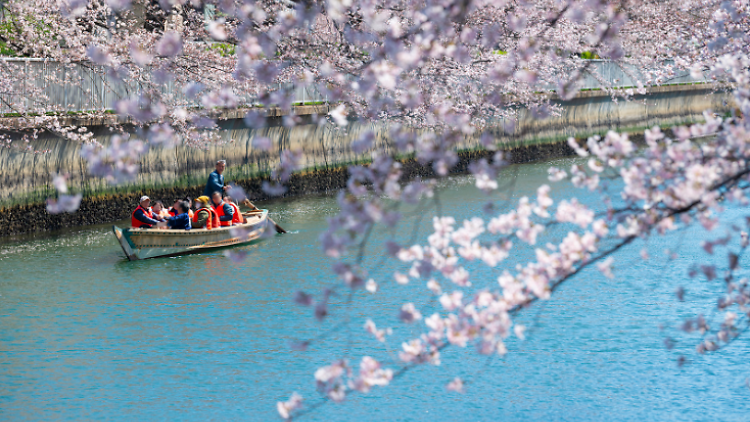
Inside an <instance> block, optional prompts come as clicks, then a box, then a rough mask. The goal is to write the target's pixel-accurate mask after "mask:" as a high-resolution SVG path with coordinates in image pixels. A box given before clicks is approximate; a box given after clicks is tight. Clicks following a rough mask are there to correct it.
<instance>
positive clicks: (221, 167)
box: [216, 160, 227, 174]
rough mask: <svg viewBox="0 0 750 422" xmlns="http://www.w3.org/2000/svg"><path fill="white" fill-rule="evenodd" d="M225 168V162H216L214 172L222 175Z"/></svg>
mask: <svg viewBox="0 0 750 422" xmlns="http://www.w3.org/2000/svg"><path fill="white" fill-rule="evenodd" d="M225 168H227V162H226V161H224V160H219V161H217V162H216V172H217V173H219V174H221V173H224V169H225Z"/></svg>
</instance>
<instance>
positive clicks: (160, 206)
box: [154, 201, 164, 212]
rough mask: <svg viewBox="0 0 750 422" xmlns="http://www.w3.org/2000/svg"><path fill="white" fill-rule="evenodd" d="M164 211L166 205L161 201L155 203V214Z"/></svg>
mask: <svg viewBox="0 0 750 422" xmlns="http://www.w3.org/2000/svg"><path fill="white" fill-rule="evenodd" d="M163 209H164V203H163V202H161V201H156V202H154V212H161V211H162V210H163Z"/></svg>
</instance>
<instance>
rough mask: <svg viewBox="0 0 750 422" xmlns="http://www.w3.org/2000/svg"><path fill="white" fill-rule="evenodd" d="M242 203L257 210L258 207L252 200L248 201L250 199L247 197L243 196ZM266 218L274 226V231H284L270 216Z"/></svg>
mask: <svg viewBox="0 0 750 422" xmlns="http://www.w3.org/2000/svg"><path fill="white" fill-rule="evenodd" d="M242 204H243V205H245V206H246V207H248V208H250V209H251V210H257V209H259V208H258V207H256V206H255V205H254V204H253V203H252V202H250V200H249V199H247V198H245V200H244V201H242ZM266 218H268V221H270V222H271V223H273V226H274V227H275V228H276V233H286V230H284V229H283V228H282V227H281V226H279V225H278V224H276V222H275V221H273V220H272V219H271V217H266Z"/></svg>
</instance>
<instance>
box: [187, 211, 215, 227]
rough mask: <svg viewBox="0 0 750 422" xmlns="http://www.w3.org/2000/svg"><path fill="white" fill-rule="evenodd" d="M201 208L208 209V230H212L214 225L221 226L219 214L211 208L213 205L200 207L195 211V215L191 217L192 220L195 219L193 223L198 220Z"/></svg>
mask: <svg viewBox="0 0 750 422" xmlns="http://www.w3.org/2000/svg"><path fill="white" fill-rule="evenodd" d="M201 210H206V211H208V219H207V220H206V230H211V229H212V228H214V227H219V216H217V215H216V211H214V210H213V209H211V207H208V208H199V209H198V210H197V211H196V212H194V213H193V217H192V218H191V220H193V223H197V222H198V213H199V212H200V211H201Z"/></svg>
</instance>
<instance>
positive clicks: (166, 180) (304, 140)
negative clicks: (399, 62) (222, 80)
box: [0, 84, 732, 236]
mask: <svg viewBox="0 0 750 422" xmlns="http://www.w3.org/2000/svg"><path fill="white" fill-rule="evenodd" d="M715 88H716V87H715V86H712V85H708V84H700V85H676V86H675V85H672V86H665V87H656V88H650V92H649V94H648V95H643V96H635V97H634V99H633V100H632V101H624V100H620V101H613V100H612V98H611V97H610V96H608V95H607V94H606V93H604V92H602V91H584V92H581V93H579V95H578V96H577V97H576V98H574V99H572V100H570V101H556V102H557V104H558V105H560V107H561V110H562V113H560V114H559V115H557V116H552V117H549V118H546V119H535V118H534V117H533V116H532V115H531V113H527V112H524V111H522V112H521V113H520V119H519V120H518V122H517V123H516V124H515V125H514V126H513V129H512V130H510V131H507V129H500V128H507V127H508V125H507V124H506V122H502V121H498V122H492V124H491V127H494V128H497V129H494V130H493V133H494V135H495V138H496V141H497V144H498V146H499V147H500V148H501V149H503V150H505V151H510V152H511V153H512V157H513V161H514V162H525V161H531V160H535V159H543V158H548V157H552V156H561V155H565V154H567V153H569V150H568V148H567V146H566V144H565V139H567V138H568V137H570V136H573V137H577V138H583V137H587V136H590V135H593V134H597V133H605V132H606V131H607V130H617V131H623V132H630V133H633V134H639V133H642V132H643V130H645V129H646V128H648V127H652V126H655V125H657V126H662V127H669V126H673V125H679V124H687V123H692V122H697V121H701V120H702V119H703V116H702V113H703V111H704V110H713V111H714V112H716V113H719V114H724V113H726V112H728V111H729V110H731V108H732V99H731V95H730V94H728V93H726V92H721V91H715ZM313 108H314V109H312V108H311V109H310V110H298V111H297V113H298V114H301V115H302V114H313V113H317V114H324V113H326V112H327V106H316V107H313ZM225 117H229V118H227V119H226V120H222V121H220V126H221V128H222V129H223V131H222V132H221V136H222V141H221V142H219V143H217V144H215V145H212V146H210V147H209V148H207V149H198V148H195V147H188V146H178V147H176V148H172V149H162V148H152V149H150V150H149V151H148V152H147V153H146V154H145V155H144V156H143V157H142V159H141V162H140V168H141V170H140V173H139V176H138V179H137V180H136V181H135V182H133V183H130V184H126V185H122V186H118V187H111V186H107V185H106V183H105V182H104V181H102V180H100V179H97V178H93V177H91V176H89V175H88V174H87V169H86V163H85V161H84V160H83V159H81V158H80V156H79V153H80V145H79V144H75V143H71V142H67V141H64V140H60V139H58V138H55V137H54V136H51V135H40V136H39V138H38V139H36V140H35V141H33V145H32V148H33V149H35V150H49V151H50V152H49V153H47V154H31V153H24V152H19V151H15V150H12V149H0V204H4V206H3V207H2V208H0V236H7V235H12V234H20V233H29V232H37V231H47V230H55V229H58V228H62V227H70V226H77V225H87V224H96V223H104V222H112V221H117V220H120V219H123V218H127V217H129V215H130V212H131V211H132V209H133V207H134V206H135V204H136V201H137V198H138V197H140V196H141V195H143V194H146V195H149V196H151V197H152V198H156V199H162V200H164V201H165V202H167V201H172V200H174V199H175V198H178V197H183V196H185V195H188V196H192V197H195V196H197V195H198V194H200V193H201V192H202V189H203V185H204V183H205V180H206V177H207V175H208V173H209V172H210V171H211V170H212V169H213V164H214V162H215V161H216V160H217V159H226V160H227V162H228V164H229V168H228V169H227V172H226V173H225V178H226V179H227V180H228V181H234V182H237V183H239V184H240V185H242V186H243V187H245V188H246V190H247V191H248V193H249V195H250V196H251V197H253V198H255V199H263V198H264V195H263V193H262V191H261V190H260V184H261V182H262V181H263V180H264V179H265V178H266V177H267V174H268V172H269V171H270V170H271V169H273V167H274V166H275V165H276V164H277V163H278V160H279V154H280V152H281V151H282V150H283V149H288V148H294V149H299V150H301V151H302V152H303V159H302V163H301V165H302V168H303V169H304V170H303V171H301V172H300V173H299V174H296V175H295V176H294V178H293V179H292V181H291V183H290V185H289V188H290V189H289V193H288V195H296V194H304V193H311V192H319V191H326V190H335V189H339V188H341V187H343V186H344V185H345V182H346V176H347V173H346V169H345V165H346V164H348V163H352V162H362V161H368V160H369V158H370V156H369V154H368V153H365V154H359V155H358V154H355V153H354V152H352V150H351V148H350V144H351V142H352V141H353V140H355V139H357V138H359V136H360V135H361V134H362V133H363V132H365V131H367V130H372V131H374V133H375V134H376V136H375V139H376V142H375V144H376V145H375V149H378V150H385V151H388V150H389V142H388V139H387V133H388V130H387V127H385V126H383V125H376V124H369V123H359V122H352V123H351V124H350V125H349V126H348V127H347V128H345V130H344V129H337V128H333V127H330V126H327V127H321V126H316V125H311V124H302V125H298V126H297V127H294V128H292V129H289V128H285V127H283V126H282V125H281V124H280V123H281V121H280V120H281V117H275V118H273V119H271V124H269V126H268V127H266V128H262V129H253V130H251V129H248V128H247V127H246V126H245V125H244V123H243V121H242V119H241V118H239V117H240V116H225ZM90 129H91V130H93V131H94V133H95V136H96V138H97V140H98V141H99V142H101V143H103V144H105V145H106V144H107V143H108V138H109V136H110V135H111V132H110V131H109V129H108V128H107V127H106V126H94V127H90ZM257 136H266V137H269V138H270V139H271V140H272V141H273V143H274V145H275V147H274V149H273V151H272V152H264V151H258V150H254V149H253V148H252V141H253V139H254V138H255V137H257ZM461 149H462V150H463V152H462V153H461V159H462V166H465V165H466V164H467V163H468V161H469V160H470V159H471V158H472V157H474V156H476V154H480V155H481V154H487V153H486V152H471V151H476V150H478V149H479V142H478V137H467V138H466V139H465V140H464V143H463V145H462V146H461ZM462 166H459V170H460V169H461V167H462ZM406 169H407V171H406V172H405V173H406V175H407V177H414V176H416V175H419V174H426V173H429V172H430V170H429V168H424V167H422V166H419V165H417V164H416V163H413V162H407V166H406ZM51 173H67V174H68V175H69V177H70V179H69V180H70V185H71V188H72V190H73V191H77V192H83V193H84V200H83V202H82V204H81V209H80V210H79V211H78V212H76V213H74V214H64V215H49V214H47V212H46V209H45V207H44V204H43V199H44V198H46V197H48V196H54V194H55V192H54V188H53V187H52V186H51V177H50V174H51Z"/></svg>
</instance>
